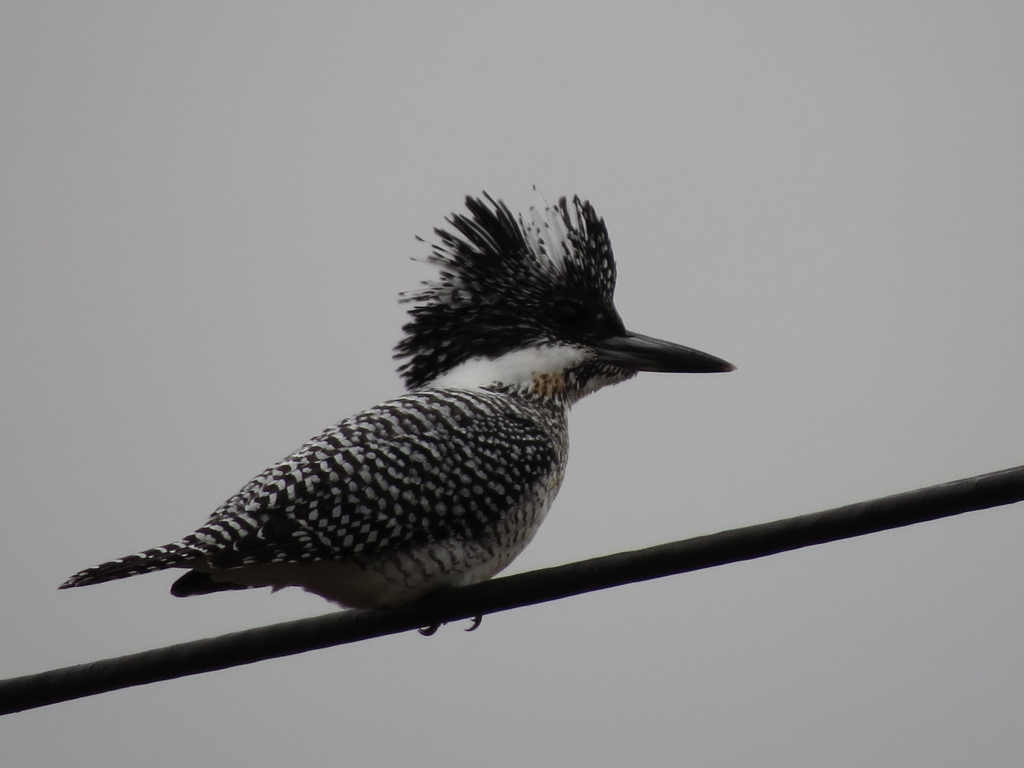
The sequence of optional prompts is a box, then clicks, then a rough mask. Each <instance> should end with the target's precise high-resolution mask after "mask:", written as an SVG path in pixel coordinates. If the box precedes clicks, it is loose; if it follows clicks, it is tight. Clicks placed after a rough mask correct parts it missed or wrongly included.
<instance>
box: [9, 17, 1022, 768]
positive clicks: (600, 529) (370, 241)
mask: <svg viewBox="0 0 1024 768" xmlns="http://www.w3.org/2000/svg"><path fill="white" fill-rule="evenodd" d="M1022 94H1024V5H1022V4H1021V3H1019V2H985V1H981V2H978V1H976V2H924V1H923V0H921V1H919V2H899V1H898V0H897V1H896V2H893V1H892V0H888V1H887V2H858V3H851V4H825V3H813V2H806V3H798V2H792V3H789V2H769V3H760V2H757V3H755V2H714V3H712V2H707V3H702V4H696V3H671V4H669V3H663V4H638V3H628V4H627V3H621V4H613V3H594V2H591V3H582V2H581V3H560V2H545V3H527V2H519V3H505V4H501V6H500V7H499V6H498V5H497V4H483V3H451V2H449V3H444V4H429V3H404V4H399V3H351V2H334V3H312V2H293V3H277V4H268V3H258V2H251V1H250V2H201V3H199V2H184V1H183V2H174V3H153V2H143V1H140V0H135V1H134V2H117V3H113V2H107V3H81V2H64V3H53V2H40V1H39V0H34V1H33V2H24V1H22V0H6V2H4V3H3V5H2V7H0V104H2V108H0V259H2V264H0V392H2V396H0V487H2V488H3V507H2V512H0V515H2V516H0V617H2V619H0V648H2V649H3V653H2V654H0V677H9V676H14V675H20V674H27V673H31V672H38V671H42V670H45V669H51V668H54V667H59V666H64V665H68V664H74V663H79V662H87V661H93V660H95V659H99V658H106V657H110V656H116V655H120V654H124V653H129V652H134V651H140V650H145V649H149V648H153V647H158V646H162V645H167V644H170V643H173V642H179V641H185V640H191V639H195V638H200V637H208V636H212V635H217V634H221V633H223V632H227V631H232V630H237V629H243V628H247V627H253V626H260V625H264V624H268V623H272V622H275V621H283V620H287V619H291V618H298V617H303V616H311V615H316V614H319V613H324V612H326V611H328V610H330V608H331V606H330V605H329V604H328V603H326V602H324V601H322V600H320V599H319V598H315V597H313V596H310V595H306V594H304V593H301V592H299V591H296V590H287V591H285V592H280V593H277V594H275V595H271V594H269V592H268V591H267V590H253V591H251V592H248V593H223V594H218V595H211V596H207V597H196V598H190V599H187V600H178V599H175V598H172V597H170V596H169V595H168V593H167V590H168V588H169V586H170V582H171V581H172V580H173V574H168V573H161V574H153V575H148V576H144V577H138V578H133V579H128V580H124V581H119V582H116V583H110V584H105V585H100V586H95V587H89V588H86V589H76V590H67V591H57V589H56V587H57V585H58V584H60V583H61V582H62V581H63V580H64V579H65V578H66V577H67V576H69V575H70V574H72V573H74V572H75V571H78V570H79V569H81V568H84V567H86V566H89V565H93V564H96V563H99V562H102V561H105V560H109V559H112V558H114V557H118V556H121V555H125V554H129V553H131V552H135V551H138V550H140V549H144V548H146V547H149V546H154V545H158V544H164V543H167V542H169V541H172V540H175V539H177V538H178V537H180V536H181V535H183V534H185V533H188V532H190V531H191V530H193V529H194V528H195V527H197V526H198V525H199V524H200V523H202V522H203V520H204V519H205V518H206V516H207V515H208V514H209V513H210V512H211V511H212V510H213V509H214V508H216V507H217V506H218V505H219V504H220V503H221V502H222V501H223V500H224V499H225V498H227V497H228V496H230V495H231V494H233V493H234V492H235V491H236V490H237V489H238V488H240V487H241V486H242V485H243V484H244V483H245V482H246V481H248V480H249V479H250V478H251V477H252V476H253V475H255V474H256V473H257V472H259V471H261V470H262V469H263V468H264V467H266V466H267V465H269V464H271V463H273V462H275V461H277V460H278V459H280V458H281V457H282V456H284V455H286V454H287V453H289V452H290V451H291V450H293V449H294V448H296V447H297V446H298V445H299V444H301V443H302V442H304V441H305V440H306V439H307V438H309V437H310V436H312V435H313V434H315V433H317V432H318V431H319V430H321V429H322V428H323V427H325V426H327V425H328V424H331V423H333V422H335V421H337V420H339V419H341V418H343V417H345V416H348V415H350V414H352V413H355V412H357V411H359V410H361V409H363V408H366V407H368V406H371V405H373V404H375V403H376V402H379V401H381V400H384V399H386V398H388V397H391V396H394V395H396V394H398V393H399V392H400V391H401V386H400V382H399V379H398V377H397V376H396V375H395V373H394V365H393V362H392V361H391V359H390V355H391V348H392V346H393V345H394V343H395V342H396V341H397V340H398V338H399V332H400V326H401V323H402V317H403V315H402V312H403V309H402V308H401V307H400V306H399V305H398V303H397V301H396V297H397V294H398V292H399V291H401V290H406V289H410V288H415V287H416V285H417V284H418V281H420V280H421V279H423V278H424V277H426V276H427V274H428V273H427V272H426V270H425V268H424V267H423V266H422V265H419V264H415V263H413V262H412V261H410V257H416V256H422V255H423V254H424V253H425V252H426V247H425V246H424V245H423V244H422V243H418V242H417V241H416V240H415V236H416V235H421V236H428V237H429V236H430V233H431V230H432V228H433V227H434V226H437V225H439V224H441V223H442V222H443V219H444V217H445V216H446V215H447V214H449V213H450V212H451V211H453V210H456V209H458V208H460V207H461V205H462V199H463V197H464V196H465V195H466V194H477V193H479V192H480V191H482V190H487V191H488V192H490V193H491V194H493V195H494V196H496V197H499V198H503V199H505V200H506V201H507V202H508V203H509V204H510V205H512V206H513V207H514V208H521V207H523V206H525V205H528V204H530V202H531V201H532V192H531V190H532V188H533V186H534V185H537V186H538V187H539V189H540V190H541V191H542V192H543V193H544V194H545V195H546V196H547V197H548V198H557V197H558V196H560V195H563V194H567V195H572V194H579V195H580V196H582V197H584V198H588V199H590V200H591V201H592V202H593V203H594V205H595V206H596V208H597V210H598V212H599V213H600V214H601V215H603V216H604V218H605V220H606V221H607V223H608V227H609V230H610V233H611V237H612V242H613V245H614V247H615V251H616V255H617V259H618V264H619V288H618V293H617V303H618V307H619V310H620V312H621V314H622V316H623V318H624V319H625V321H626V324H627V326H628V327H629V328H631V329H633V330H636V331H640V332H643V333H648V334H652V335H656V336H660V337H663V338H667V339H671V340H673V341H676V342H679V343H683V344H687V345H690V346H695V347H698V348H700V349H704V350H706V351H708V352H711V353H714V354H716V355H719V356H721V357H724V358H726V359H727V360H730V361H732V362H734V363H735V364H736V365H737V366H738V370H737V371H736V372H735V373H731V374H729V375H727V376H682V375H680V376H670V375H657V374H645V375H641V376H640V377H638V378H637V379H635V380H633V381H630V382H628V383H626V384H623V385H620V386H618V387H615V388H613V389H610V390H605V391H602V392H600V393H598V394H596V395H594V396H592V397H590V398H588V399H587V400H585V401H584V402H582V403H581V404H579V405H578V406H577V407H576V408H575V409H574V412H573V414H572V418H571V435H572V441H573V448H572V457H571V460H570V467H569V472H568V475H567V478H566V481H565V485H564V486H563V489H562V493H561V496H560V498H559V499H558V501H557V502H556V504H555V507H554V509H553V510H552V513H551V515H550V517H549V518H548V521H547V522H546V523H545V525H544V527H543V528H542V529H541V531H540V533H539V534H538V536H537V538H536V540H535V541H534V543H533V544H532V545H531V547H530V548H529V549H528V550H527V551H526V553H525V554H523V556H522V557H520V558H519V560H517V561H516V562H515V563H514V564H513V566H512V568H511V569H510V572H518V571H524V570H529V569H533V568H538V567H543V566H549V565H556V564H560V563H565V562H569V561H573V560H578V559H582V558H586V557H591V556H596V555H601V554H607V553H611V552H616V551H621V550H625V549H632V548H637V547H642V546H648V545H653V544H658V543H662V542H666V541H671V540H676V539H682V538H686V537H690V536H694V535H698V534H703V533H710V532H714V531H718V530H721V529H724V528H729V527H735V526H740V525H746V524H752V523H756V522H762V521H767V520H772V519H776V518H780V517H786V516H790V515H794V514H800V513H805V512H812V511H816V510H819V509H825V508H828V507H832V506H836V505H840V504H845V503H849V502H854V501H859V500H863V499H868V498H872V497H876V496H880V495H884V494H889V493H894V492H898V491H903V490H909V489H912V488H917V487H920V486H925V485H930V484H933V483H938V482H943V481H947V480H953V479H957V478H960V477H964V476H968V475H973V474H977V473H981V472H987V471H992V470H997V469H1002V468H1006V467H1010V466H1015V465H1019V464H1022V463H1024V398H1022V392H1024V355H1022V352H1021V347H1022V332H1021V330H1022V327H1024V306H1022V303H1021V294H1022V290H1024V181H1022V179H1024V151H1022V137H1024V96H1022ZM1021 512H1022V509H1021V508H1020V507H1007V508H1002V509H998V510H992V511H986V512H978V513H973V514H970V515H966V516H962V517H958V518H955V519H949V520H944V521H940V522H936V523H929V524H926V525H920V526H915V527H912V528H908V529H903V530H899V531H894V532H888V533H882V534H878V535H875V536H871V537H867V538H862V539H857V540H852V541H846V542H842V543H838V544H831V545H826V546H821V547H816V548H812V549H809V550H804V551H800V552H797V553H792V554H784V555H779V556H776V557H773V558H769V559H765V560H759V561H756V562H749V563H744V564H739V565H732V566H727V567H723V568H718V569H714V570H711V571H704V572H701V573H695V574H691V575H687V576H680V577H674V578H670V579H664V580H661V581H657V582H651V583H646V584H642V585H634V586H630V587H624V588H619V589H616V590H611V591H606V592H602V593H599V594H593V595H588V596H583V597H578V598H574V599H572V600H566V601H562V602H558V603H552V604H548V605H544V606H539V607H533V608H527V609H522V610H517V611H512V612H508V613H505V614H500V615H494V616H489V617H487V618H486V619H485V620H484V622H483V626H482V627H481V628H480V629H479V630H478V631H476V632H474V633H472V634H466V633H465V632H463V631H462V628H461V627H460V626H458V625H455V626H448V627H446V628H444V629H442V630H441V631H439V632H438V633H437V634H436V635H435V636H433V637H431V638H424V637H421V636H420V635H418V634H415V633H410V634H405V635H400V636H395V637H390V638H384V639H379V640H372V641H368V642H364V643H360V644H356V645H351V646H346V647H341V648H335V649H330V650H325V651H319V652H315V653H309V654H304V655H301V656H297V657H292V658H288V659H282V660H277V661H270V662H265V663H261V664H257V665H252V666H247V667H242V668H237V669H233V670H229V671H223V672H217V673H213V674H208V675H201V676H197V677H193V678H189V679H185V680H179V681H172V682H167V683H161V684H156V685H151V686H145V687H141V688H135V689H131V690H126V691H120V692H114V693H109V694H105V695H102V696H98V697H93V698H88V699H82V700H79V701H76V702H70V703H66V704H60V705H56V706H52V707H48V708H44V709H39V710H34V711H30V712H27V713H24V714H20V715H12V716H8V717H4V718H2V719H0V763H2V764H3V765H5V766H7V765H10V766H48V767H49V768H62V767H64V766H67V767H68V768H70V767H72V766H74V767H75V768H82V767H86V768H88V767H89V766H132V767H135V766H153V767H156V768H163V767H164V766H166V767H168V768H171V767H172V766H173V767H175V768H178V767H180V766H183V765H196V766H199V765H247V766H255V767H257V768H261V767H262V766H280V765H374V766H377V765H380V766H405V765H413V764H415V765H424V766H453V767H458V766H480V765H487V766H523V765H538V766H540V765H557V766H566V767H570V768H571V767H575V766H580V767H584V766H587V767H589V766H598V765H600V766H603V765H609V766H611V765H625V764H631V765H729V766H763V765H785V766H808V767H811V766H814V767H818V766H823V765H828V766H879V765H899V766H936V765H971V766H1008V765H1017V764H1019V760H1020V755H1021V754H1022V753H1024V728H1022V727H1021V713H1022V712H1024V658H1022V655H1021V648H1022V640H1024V615H1022V612H1024V558H1022V557H1021V554H1020V549H1021V542H1022V541H1024V515H1022V514H1021Z"/></svg>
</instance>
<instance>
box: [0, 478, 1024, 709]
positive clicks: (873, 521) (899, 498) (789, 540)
mask: <svg viewBox="0 0 1024 768" xmlns="http://www.w3.org/2000/svg"><path fill="white" fill-rule="evenodd" d="M1022 500H1024V466H1021V467H1015V468H1013V469H1006V470H1003V471H1000V472H992V473H990V474H986V475H978V476H976V477H969V478H965V479H963V480H956V481H953V482H950V483H944V484H942V485H933V486H930V487H928V488H922V489H920V490H916V491H907V492H905V493H900V494H896V495H894V496H885V497H883V498H880V499H873V500H871V501H863V502H859V503H857V504H850V505H848V506H844V507H836V508H835V509H829V510H826V511H824V512H815V513H813V514H809V515H800V516H798V517H790V518H787V519H784V520H776V521H774V522H770V523H761V524H759V525H751V526H747V527H745V528H735V529H732V530H728V531H723V532H721V533H715V534H711V535H709V536H698V537H696V538H693V539H686V540H684V541H676V542H672V543H671V544H662V545H660V546H656V547H649V548H647V549H640V550H636V551H633V552H620V553H619V554H616V555H608V556H607V557H597V558H594V559H592V560H583V561H580V562H577V563H570V564H568V565H562V566H558V567H555V568H544V569H541V570H538V571H530V572H529V573H522V574H518V575H515V576H506V577H504V578H500V579H493V580H491V581H487V582H483V583H481V584H474V585H472V586H468V587H460V588H458V589H450V590H445V591H442V592H437V593H435V594H433V595H430V596H428V597H427V598H425V599H424V600H421V601H420V602H418V603H416V604H414V605H411V606H408V607H406V608H402V609H399V610H394V611H384V610H350V611H340V612H336V613H330V614H327V615H326V616H317V617H314V618H310V619H300V620H298V621H289V622H284V623H281V624H272V625H270V626H266V627H258V628H256V629H248V630H245V631H242V632H232V633H231V634H227V635H221V636H220V637H211V638H207V639H205V640H194V641H192V642H188V643H180V644H177V645H169V646H166V647H164V648H156V649H154V650H151V651H144V652H142V653H135V654H131V655H129V656H119V657H117V658H113V659H104V660H102V661H96V662H92V663H91V664H80V665H77V666H72V667H64V668H62V669H55V670H51V671H49V672H42V673H39V674H35V675H25V676H24V677H15V678H11V679H8V680H2V681H0V715H4V714H10V713H11V712H19V711H22V710H25V709H32V708H33V707H42V706H46V705H47V704H56V703H57V702H61V701H68V700H71V699H77V698H81V697H84V696H92V695H94V694H97V693H105V692H107V691H113V690H117V689H119V688H128V687H130V686H134V685H144V684H146V683H154V682H157V681H160V680H170V679H173V678H176V677H184V676H186V675H195V674H199V673H201V672H211V671H213V670H217V669H226V668H228V667H234V666H239V665H242V664H251V663H253V662H256V661H263V660H264V659H272V658H276V657H279V656H289V655H292V654H296V653H303V652H305V651H312V650H316V649H319V648H327V647H329V646H332V645H341V644H343V643H353V642H356V641H358V640H366V639H369V638H371V637H381V636H383V635H390V634H395V633H398V632H407V631H409V630H412V629H418V628H422V627H427V626H434V625H437V624H441V623H445V622H449V621H456V620H459V619H468V618H472V617H474V616H480V615H484V614H488V613H496V612H498V611H507V610H511V609H513V608H519V607H522V606H525V605H534V604H537V603H543V602H548V601H551V600H560V599H562V598H565V597H571V596H572V595H578V594H582V593H584V592H593V591H595V590H599V589H607V588H609V587H615V586H620V585H622V584H630V583H633V582H638V581H646V580H648V579H657V578H661V577H663V576H670V575H673V574H677V573H686V572H689V571H696V570H700V569H702V568H711V567H713V566H717V565H725V564H726V563H734V562H738V561H741V560H751V559H754V558H758V557H765V556H767V555H773V554H776V553H778V552H785V551H788V550H792V549H800V548H802V547H808V546H813V545H816V544H824V543H826V542H829V541H837V540H840V539H847V538H851V537H853V536H863V535H864V534H868V533H876V532H878V531H883V530H887V529H890V528H899V527H902V526H906V525H913V524H915V523H922V522H925V521H928V520H936V519H938V518H942V517H949V516H951V515H959V514H962V513H964V512H970V511H973V510H978V509H986V508H989V507H996V506H1000V505H1003V504H1012V503H1014V502H1017V501H1022Z"/></svg>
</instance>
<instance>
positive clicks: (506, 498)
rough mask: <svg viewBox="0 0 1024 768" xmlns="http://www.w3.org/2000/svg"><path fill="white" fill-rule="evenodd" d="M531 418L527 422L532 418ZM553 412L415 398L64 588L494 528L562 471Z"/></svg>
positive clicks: (351, 555)
mask: <svg viewBox="0 0 1024 768" xmlns="http://www.w3.org/2000/svg"><path fill="white" fill-rule="evenodd" d="M533 417H535V418H533ZM565 452H566V445H565V437H564V421H562V420H561V418H560V417H559V416H558V414H557V412H556V411H554V410H548V409H547V408H544V407H543V406H538V407H537V409H536V410H524V409H523V408H522V407H513V406H511V405H510V404H509V403H508V399H507V398H505V397H503V396H502V395H498V394H495V393H490V392H485V391H482V390H478V391H468V390H467V391H459V390H443V391H442V390H422V391H419V392H415V393H412V394H408V395H405V396H403V397H400V398H397V399H395V400H391V401H388V402H386V403H383V404H381V405H378V406H376V407H374V408H371V409H370V410H367V411H364V412H362V413H360V414H357V415H356V416H353V417H351V418H349V419H346V420H345V421H342V422H341V423H339V424H337V425H335V426H333V427H331V428H329V429H327V430H325V431H324V432H323V433H321V434H320V435H318V436H317V437H315V438H314V439H312V440H310V441H309V442H308V443H306V444H305V445H304V446H303V447H302V448H300V449H299V450H298V451H296V452H295V453H293V454H292V455H291V456H289V457H287V458H286V459H284V460H283V461H282V462H280V463H279V464H277V465H275V466H273V467H271V468H270V469H268V470H267V471H265V472H263V473H262V474H261V475H259V476H258V477H256V478H255V479H254V480H252V481H251V482H249V483H248V484H247V485H246V486H245V487H244V488H242V490H241V491H239V492H238V493H237V494H236V495H235V496H233V497H232V498H230V499H229V500H228V501H227V502H225V503H224V504H223V505H222V506H221V507H220V508H219V509H218V510H217V511H216V512H215V513H214V514H213V515H212V516H211V518H210V520H209V521H208V522H207V523H206V524H205V525H203V526H202V527H201V528H199V529H198V530H197V531H196V532H195V533H193V534H190V535H188V536H186V537H185V538H184V539H182V540H181V541H179V542H175V543H174V544H169V545H167V546H165V547H157V548H154V549H151V550H147V551H146V552H143V553H140V554H138V555H131V556H129V557H126V558H122V559H120V560H116V561H113V562H111V563H105V564H104V565H100V566H96V567H95V568H90V569H88V570H86V571H83V572H82V573H80V574H78V575H76V576H74V577H72V578H71V579H70V580H69V581H68V582H67V584H66V586H80V585H84V584H90V583H96V582H100V581H107V580H109V579H116V578H123V577H125V576H131V575H135V574H137V573H144V572H146V571H152V570H160V569H163V568H170V567H181V566H184V565H187V564H188V563H190V562H195V561H197V560H200V559H203V560H205V561H206V562H207V563H208V564H209V565H210V566H212V567H214V568H235V567H240V566H247V565H255V564H266V563H308V562H315V561H322V560H349V559H359V558H362V557H367V556H372V555H374V554H376V553H380V552H385V551H389V550H396V549H400V548H403V547H407V546H413V545H416V544H421V543H427V542H432V541H437V540H444V539H448V538H452V537H456V538H458V537H466V538H474V537H476V536H478V535H479V534H480V533H481V532H482V531H484V530H486V529H487V528H488V526H493V525H494V524H496V523H498V522H499V520H500V518H501V516H502V515H503V514H506V513H508V512H509V511H510V510H512V509H514V508H515V507H516V506H517V505H519V504H520V502H522V501H523V500H524V499H525V498H526V496H527V494H529V493H532V492H535V490H536V489H537V488H538V487H541V486H543V484H544V481H545V479H547V478H548V477H551V476H554V475H556V474H558V473H560V472H561V468H562V465H563V464H564V460H565Z"/></svg>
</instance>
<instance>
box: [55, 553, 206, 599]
mask: <svg viewBox="0 0 1024 768" xmlns="http://www.w3.org/2000/svg"><path fill="white" fill-rule="evenodd" d="M203 554H204V553H203V552H201V551H198V550H197V549H196V548H195V547H194V546H189V544H188V543H187V542H178V543H175V544H166V545H164V546H162V547H153V549H147V550H146V551H145V552H139V553H138V554H135V555H128V556H127V557H119V558H118V559H117V560H111V561H110V562H109V563H103V564H101V565H94V566H93V567H92V568H86V569H85V570H84V571H79V572H78V573H76V574H75V575H74V576H72V577H71V578H70V579H68V580H67V581H65V582H64V583H63V584H61V585H60V587H58V589H69V588H70V587H86V586H88V585H90V584H100V583H102V582H104V581H114V580H115V579H126V578H128V577H129V576H138V575H139V574H140V573H149V572H151V571H162V570H164V569H166V568H187V567H189V564H190V563H192V562H194V561H195V560H196V558H198V557H202V555H203Z"/></svg>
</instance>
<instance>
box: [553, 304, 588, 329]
mask: <svg viewBox="0 0 1024 768" xmlns="http://www.w3.org/2000/svg"><path fill="white" fill-rule="evenodd" d="M551 317H552V318H553V319H554V321H555V323H557V324H558V327H559V328H563V329H565V330H567V331H571V330H574V329H576V328H579V327H580V326H581V325H583V323H584V321H585V320H586V318H587V310H586V307H584V306H583V305H582V304H580V303H579V302H576V301H560V302H558V303H557V304H555V306H554V307H553V308H552V310H551Z"/></svg>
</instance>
